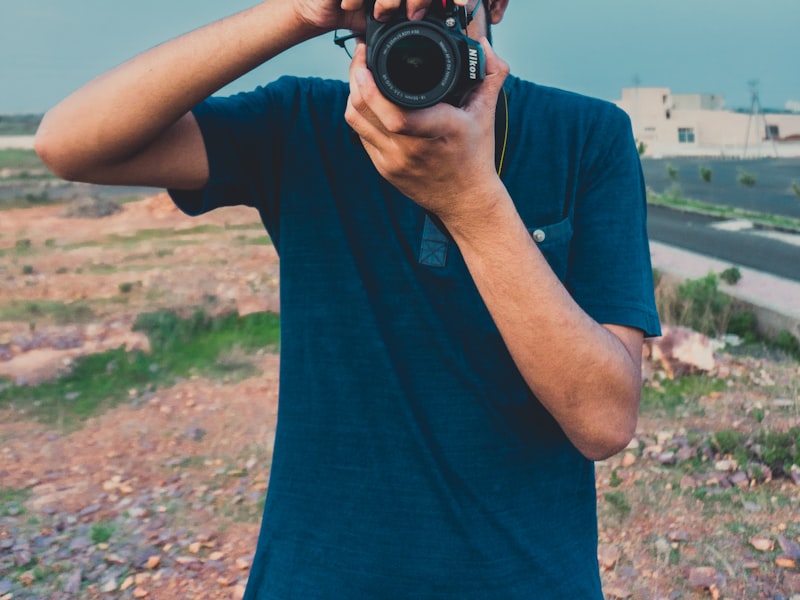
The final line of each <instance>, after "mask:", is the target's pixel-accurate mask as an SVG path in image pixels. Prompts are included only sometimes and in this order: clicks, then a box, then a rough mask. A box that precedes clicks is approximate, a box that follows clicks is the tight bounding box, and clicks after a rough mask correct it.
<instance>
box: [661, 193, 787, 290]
mask: <svg viewBox="0 0 800 600" xmlns="http://www.w3.org/2000/svg"><path fill="white" fill-rule="evenodd" d="M799 203H800V202H799ZM648 232H649V235H650V238H651V239H652V240H654V241H657V242H662V243H665V244H670V245H672V246H677V247H679V248H683V249H685V250H690V251H692V252H696V253H699V254H702V255H705V256H710V257H713V258H716V259H719V260H721V261H725V262H727V263H730V264H731V265H737V266H743V267H748V268H751V269H756V270H759V271H763V272H765V273H771V274H773V275H777V276H778V277H784V278H786V279H790V280H793V281H798V282H800V234H780V233H776V232H769V231H764V230H760V229H755V228H752V227H748V225H747V224H746V223H739V222H731V221H727V222H726V221H721V220H719V219H715V218H712V217H705V216H701V215H693V214H689V213H682V212H679V211H674V210H670V209H667V208H662V207H659V206H650V207H649V209H648ZM797 302H798V304H799V305H800V298H798V300H797Z"/></svg>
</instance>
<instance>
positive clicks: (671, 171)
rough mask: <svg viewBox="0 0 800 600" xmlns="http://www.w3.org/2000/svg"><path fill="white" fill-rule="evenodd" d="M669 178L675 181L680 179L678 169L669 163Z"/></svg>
mask: <svg viewBox="0 0 800 600" xmlns="http://www.w3.org/2000/svg"><path fill="white" fill-rule="evenodd" d="M667 176H668V177H669V178H670V179H672V180H673V181H675V180H676V179H678V169H676V168H675V167H674V166H672V164H671V163H667Z"/></svg>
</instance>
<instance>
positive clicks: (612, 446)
mask: <svg viewBox="0 0 800 600" xmlns="http://www.w3.org/2000/svg"><path fill="white" fill-rule="evenodd" d="M635 432H636V427H635V426H634V427H632V428H624V429H621V430H619V431H615V432H608V433H607V434H606V435H604V436H597V438H595V439H593V440H591V441H587V442H585V443H583V444H581V446H578V450H579V451H580V453H581V454H583V455H584V456H585V457H586V458H587V459H589V460H591V461H601V460H606V459H607V458H611V457H612V456H614V455H615V454H618V453H619V452H622V451H623V450H624V449H625V448H627V447H628V444H630V442H631V440H632V439H633V436H634V434H635Z"/></svg>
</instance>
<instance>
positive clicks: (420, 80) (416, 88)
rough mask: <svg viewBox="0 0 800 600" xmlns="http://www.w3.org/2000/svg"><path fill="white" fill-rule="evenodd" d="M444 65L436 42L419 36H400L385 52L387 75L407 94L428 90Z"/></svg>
mask: <svg viewBox="0 0 800 600" xmlns="http://www.w3.org/2000/svg"><path fill="white" fill-rule="evenodd" d="M446 66H447V63H446V60H445V57H444V55H443V54H442V49H441V47H440V46H439V44H437V43H436V42H434V41H433V40H431V39H430V38H428V37H423V36H416V35H414V36H408V37H405V38H403V39H402V40H400V41H398V42H396V43H395V44H394V45H393V46H392V48H391V50H390V51H389V52H388V54H387V56H386V73H387V75H388V76H389V79H390V80H391V81H392V82H394V84H395V85H396V86H397V87H398V88H399V89H401V90H403V91H404V92H406V93H408V94H424V93H426V92H430V91H431V90H432V89H433V88H435V87H436V86H437V85H438V84H439V83H440V82H441V81H442V77H443V75H444V74H445V72H446V71H445V69H446Z"/></svg>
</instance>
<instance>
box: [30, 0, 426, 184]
mask: <svg viewBox="0 0 800 600" xmlns="http://www.w3.org/2000/svg"><path fill="white" fill-rule="evenodd" d="M398 2H399V0H380V1H379V3H378V4H377V5H376V12H381V11H386V10H389V9H391V8H393V7H394V6H395V4H397V3H398ZM429 2H430V0H409V2H408V10H409V13H412V12H414V11H417V10H419V9H420V8H422V7H427V5H428V4H429ZM359 21H360V22H363V0H342V1H341V3H340V2H339V0H267V1H266V2H262V3H260V4H258V5H256V6H254V7H252V8H250V9H248V10H245V11H242V12H240V13H237V14H235V15H232V16H230V17H227V18H225V19H222V20H220V21H217V22H215V23H212V24H210V25H206V26H205V27H202V28H200V29H197V30H195V31H192V32H190V33H188V34H186V35H183V36H181V37H178V38H175V39H173V40H171V41H168V42H166V43H164V44H161V45H159V46H157V47H155V48H152V49H150V50H148V51H146V52H144V53H142V54H140V55H138V56H136V57H135V58H133V59H131V60H129V61H128V62H126V63H124V64H122V65H120V66H119V67H117V68H115V69H112V70H111V71H109V72H107V73H105V74H103V75H101V76H100V77H97V78H96V79H94V80H93V81H91V82H89V83H88V84H86V85H85V86H83V87H82V88H80V89H79V90H78V91H76V92H75V93H73V94H72V95H71V96H69V97H68V98H66V99H65V100H63V101H62V102H61V103H60V104H58V105H57V106H55V107H54V108H53V109H51V110H50V111H49V112H48V113H47V114H46V115H45V118H44V120H43V121H42V124H41V126H40V128H39V131H38V133H37V136H36V151H37V152H38V154H39V155H40V157H41V158H42V160H43V161H44V163H45V164H46V165H47V166H48V167H49V168H50V169H51V170H52V171H53V172H54V173H56V174H57V175H59V176H60V177H62V178H64V179H70V180H79V181H86V182H91V183H103V184H129V185H151V186H157V187H174V188H182V189H198V188H201V187H202V186H203V185H204V184H205V183H206V181H207V180H208V162H207V158H206V151H205V147H204V144H203V140H202V137H201V135H200V131H199V128H198V126H197V123H196V121H195V120H194V117H193V116H192V114H191V112H190V110H191V109H192V107H194V106H195V105H196V104H197V103H199V102H200V101H201V100H203V99H205V98H206V97H208V96H210V95H211V94H213V93H214V92H216V91H217V90H219V89H220V88H222V87H223V86H225V85H227V84H228V83H230V82H231V81H233V80H234V79H236V78H238V77H239V76H241V75H243V74H244V73H247V72H248V71H250V70H252V69H253V68H255V67H257V66H258V65H260V64H262V63H264V62H265V61H267V60H269V59H270V58H272V57H274V56H276V55H277V54H279V53H280V52H282V51H284V50H286V49H288V48H290V47H291V46H294V45H295V44H298V43H300V42H303V41H305V40H307V39H310V38H312V37H314V36H317V35H320V34H322V33H325V32H327V31H330V30H332V29H335V28H351V27H358V26H359Z"/></svg>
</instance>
